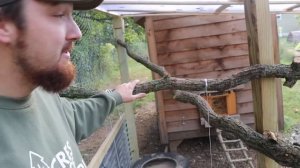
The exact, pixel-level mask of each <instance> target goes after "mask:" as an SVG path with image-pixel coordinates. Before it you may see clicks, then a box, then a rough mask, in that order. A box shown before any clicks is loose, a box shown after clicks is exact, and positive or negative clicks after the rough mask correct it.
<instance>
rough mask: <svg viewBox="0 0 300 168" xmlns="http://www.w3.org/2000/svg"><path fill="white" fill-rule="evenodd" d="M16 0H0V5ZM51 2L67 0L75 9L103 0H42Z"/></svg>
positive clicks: (90, 5) (95, 4) (87, 6)
mask: <svg viewBox="0 0 300 168" xmlns="http://www.w3.org/2000/svg"><path fill="white" fill-rule="evenodd" d="M15 1H17V0H0V7H1V6H5V5H8V4H10V3H13V2H15ZM43 1H52V2H69V3H73V4H74V9H75V10H88V9H93V8H95V7H97V6H98V5H100V4H101V2H102V1H103V0H43Z"/></svg>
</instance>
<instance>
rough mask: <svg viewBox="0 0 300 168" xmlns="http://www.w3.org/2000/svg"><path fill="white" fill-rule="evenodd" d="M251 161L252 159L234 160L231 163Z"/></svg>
mask: <svg viewBox="0 0 300 168" xmlns="http://www.w3.org/2000/svg"><path fill="white" fill-rule="evenodd" d="M250 160H252V158H245V159H234V160H231V161H230V162H247V161H250Z"/></svg>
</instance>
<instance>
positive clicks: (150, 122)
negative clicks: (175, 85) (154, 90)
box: [80, 102, 256, 168]
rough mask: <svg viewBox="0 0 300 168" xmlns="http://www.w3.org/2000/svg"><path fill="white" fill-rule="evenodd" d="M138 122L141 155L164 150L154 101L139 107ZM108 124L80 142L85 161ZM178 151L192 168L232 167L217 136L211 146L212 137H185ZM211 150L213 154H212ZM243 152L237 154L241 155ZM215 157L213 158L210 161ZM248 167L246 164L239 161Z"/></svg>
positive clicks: (93, 152)
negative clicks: (186, 138)
mask: <svg viewBox="0 0 300 168" xmlns="http://www.w3.org/2000/svg"><path fill="white" fill-rule="evenodd" d="M135 116H136V126H137V135H138V144H139V150H140V156H143V155H145V154H151V153H157V152H164V150H165V146H164V145H161V144H160V140H159V130H158V123H157V118H158V116H157V112H156V107H155V103H154V102H151V103H148V104H147V105H144V106H143V107H141V108H139V109H137V110H136V113H135ZM110 127H111V126H110V125H109V124H108V125H106V126H104V127H103V128H101V129H99V130H98V131H97V132H95V133H94V134H93V135H92V136H91V137H89V138H88V139H86V140H84V141H82V142H81V143H80V150H81V152H82V155H83V157H84V160H85V161H86V163H89V161H90V160H91V158H92V157H93V155H94V154H95V152H96V151H97V149H98V148H99V146H100V144H101V142H102V141H103V140H104V138H105V137H106V135H107V133H108V132H109V131H110V129H111V128H110ZM178 153H179V154H181V155H183V156H184V157H186V158H187V159H188V160H189V163H190V167H191V168H211V167H212V168H227V167H230V166H229V164H228V162H227V160H226V156H225V153H224V151H223V150H222V147H221V145H220V143H219V141H218V140H217V138H216V137H215V136H213V137H211V150H210V143H209V138H196V139H188V140H184V141H183V142H182V143H181V144H180V145H179V146H178ZM210 153H211V154H212V157H211V156H210ZM248 153H249V155H250V157H252V158H253V159H254V160H256V154H255V152H254V151H253V150H251V149H250V150H249V151H248ZM238 155H240V154H236V155H235V156H237V157H238ZM211 159H212V162H211ZM236 167H241V168H247V167H249V166H248V165H247V164H245V163H244V164H240V165H238V164H237V165H236Z"/></svg>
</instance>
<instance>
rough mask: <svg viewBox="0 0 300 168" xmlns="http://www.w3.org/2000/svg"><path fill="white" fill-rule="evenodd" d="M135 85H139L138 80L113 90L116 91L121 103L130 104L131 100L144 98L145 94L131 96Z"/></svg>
mask: <svg viewBox="0 0 300 168" xmlns="http://www.w3.org/2000/svg"><path fill="white" fill-rule="evenodd" d="M137 83H139V80H134V81H131V82H128V83H123V84H121V85H119V86H117V87H116V88H115V91H117V92H118V93H119V94H120V95H121V97H122V100H123V103H127V102H131V101H133V100H136V99H140V98H143V97H145V96H146V93H138V94H136V95H133V94H132V92H133V89H134V87H135V85H136V84H137Z"/></svg>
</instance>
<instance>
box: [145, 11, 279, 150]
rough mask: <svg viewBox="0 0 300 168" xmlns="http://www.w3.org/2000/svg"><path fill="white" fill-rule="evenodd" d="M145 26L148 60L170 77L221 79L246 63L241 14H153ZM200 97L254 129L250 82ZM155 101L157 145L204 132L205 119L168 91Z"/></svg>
mask: <svg viewBox="0 0 300 168" xmlns="http://www.w3.org/2000/svg"><path fill="white" fill-rule="evenodd" d="M144 26H145V31H146V34H147V39H148V46H149V55H150V59H151V61H152V62H154V63H156V64H158V65H160V66H163V67H165V69H166V70H167V71H168V72H169V73H170V75H171V76H173V77H179V78H199V79H220V78H225V77H228V76H230V75H232V74H234V73H236V72H239V71H241V69H243V68H246V67H248V66H250V59H249V50H248V41H247V29H246V23H245V15H244V14H225V15H224V14H223V15H222V14H220V15H194V16H154V17H153V16H151V17H146V18H145V25H144ZM153 75H154V79H159V78H160V77H159V76H157V75H156V74H153ZM280 92H281V90H280ZM202 95H203V96H204V98H205V99H206V100H207V101H208V103H209V104H210V105H211V107H212V108H213V110H214V111H215V112H216V113H218V114H221V115H230V116H234V117H237V118H239V119H240V120H241V121H242V122H243V123H245V124H247V125H249V126H251V127H253V128H255V117H254V109H253V98H252V97H253V96H252V88H251V83H248V84H244V85H241V86H238V87H236V88H232V89H231V90H228V91H226V92H223V93H202ZM280 101H281V99H280ZM156 103H157V111H158V113H159V128H160V138H161V143H163V144H169V145H170V150H171V151H176V149H177V145H179V144H180V143H181V141H182V140H184V139H189V138H195V137H204V136H208V124H207V121H206V120H207V119H204V118H203V117H202V116H201V115H200V114H199V112H198V111H197V109H196V107H195V106H194V105H191V104H186V103H182V102H179V101H176V100H174V99H173V98H172V92H171V91H161V92H157V93H156Z"/></svg>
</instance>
